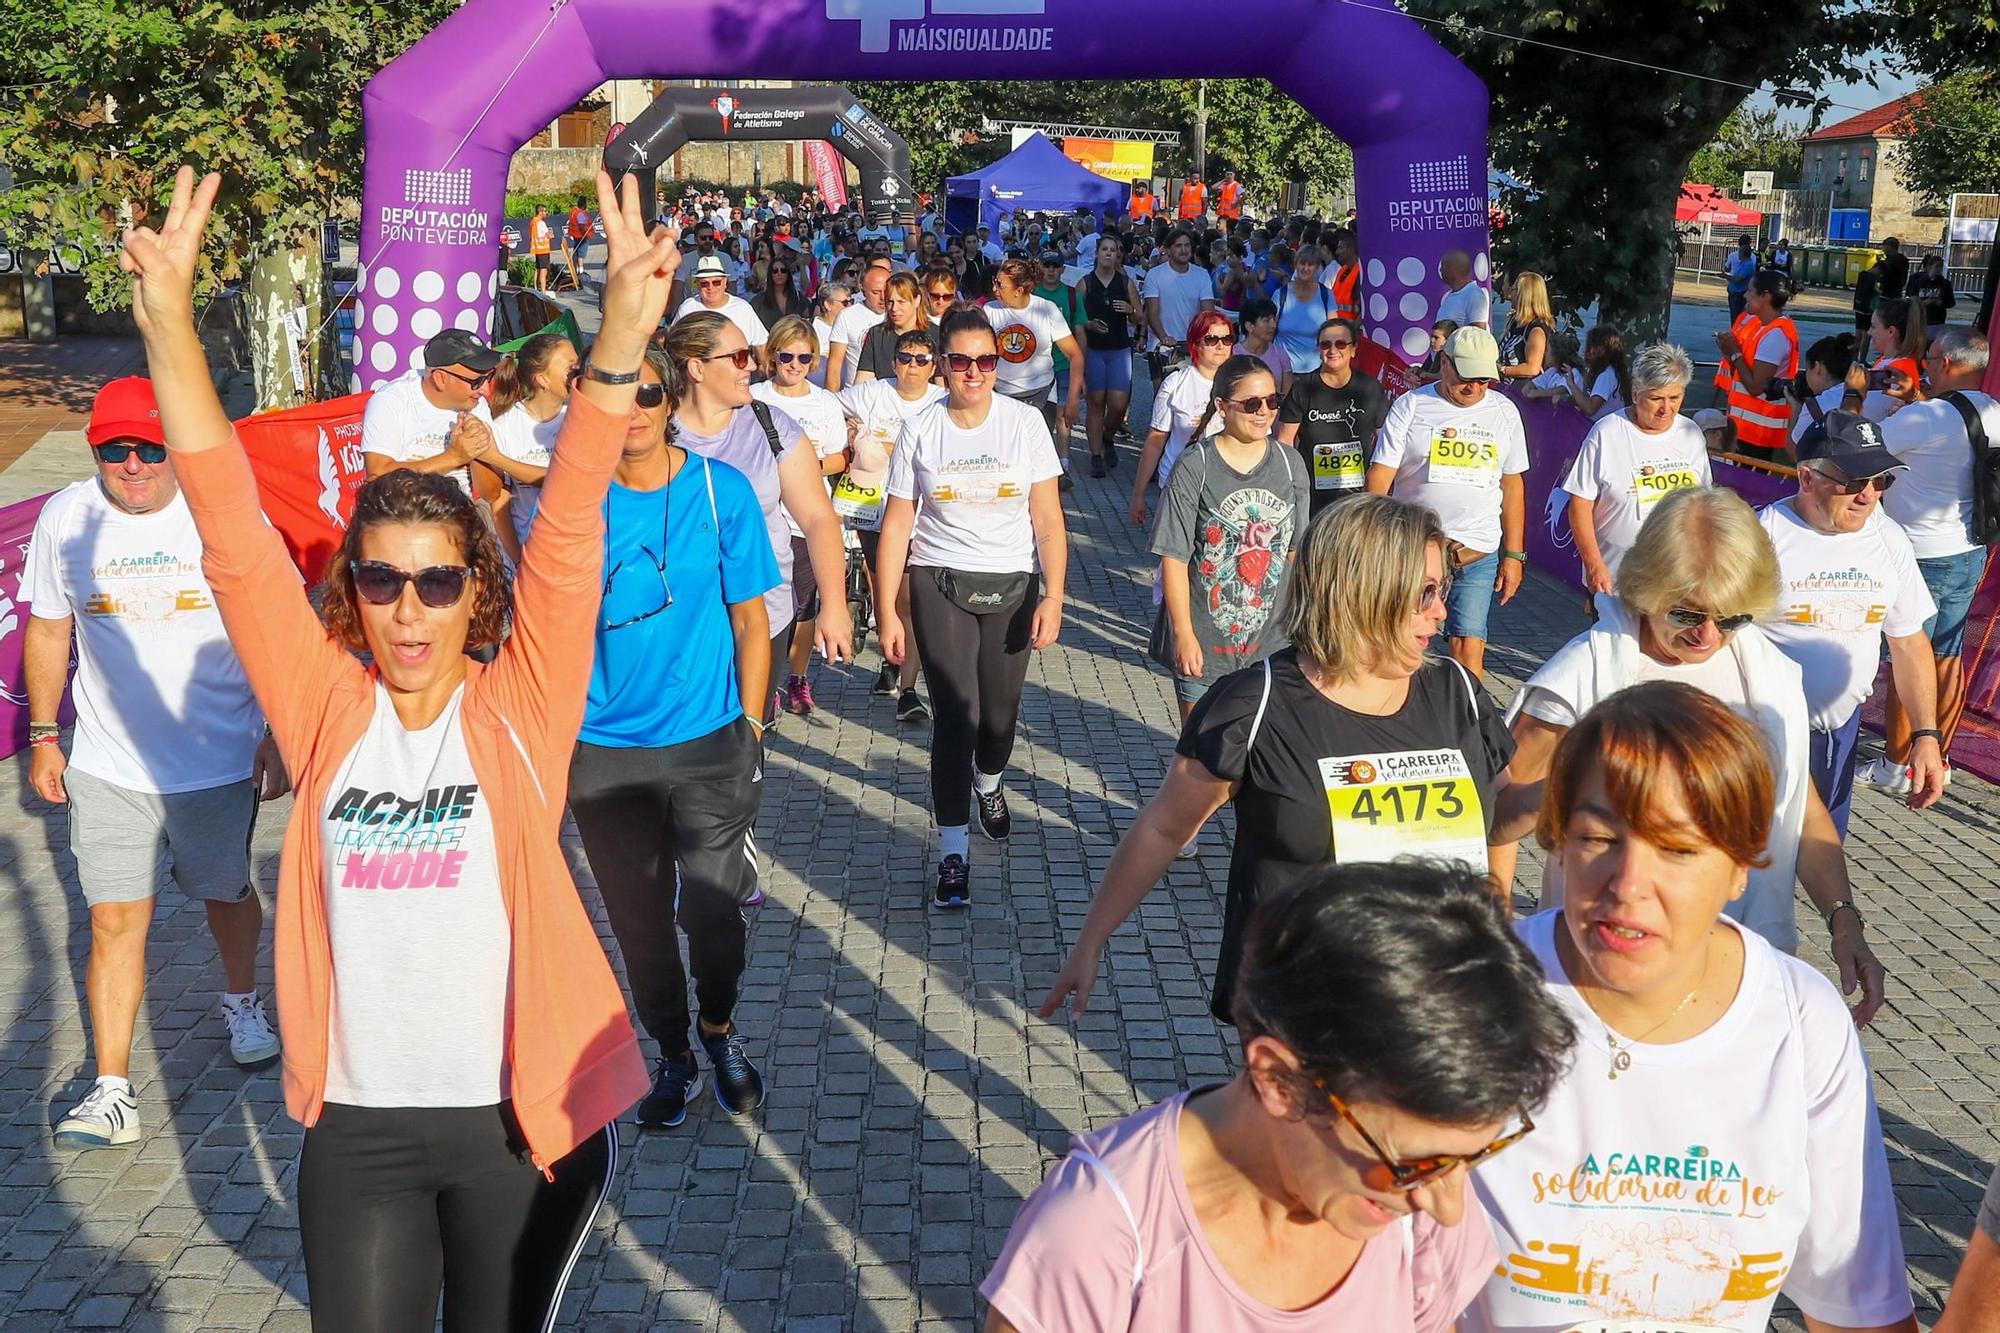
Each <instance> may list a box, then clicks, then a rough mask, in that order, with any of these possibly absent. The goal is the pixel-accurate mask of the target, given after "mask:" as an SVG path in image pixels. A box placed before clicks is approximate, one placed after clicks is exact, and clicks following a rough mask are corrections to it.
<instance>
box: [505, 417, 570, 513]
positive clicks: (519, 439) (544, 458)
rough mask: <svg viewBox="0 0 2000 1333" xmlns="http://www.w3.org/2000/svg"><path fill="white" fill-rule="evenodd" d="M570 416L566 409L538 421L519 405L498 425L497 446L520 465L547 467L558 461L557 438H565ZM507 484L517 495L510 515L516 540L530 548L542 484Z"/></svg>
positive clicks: (509, 481)
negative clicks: (564, 430) (512, 519)
mask: <svg viewBox="0 0 2000 1333" xmlns="http://www.w3.org/2000/svg"><path fill="white" fill-rule="evenodd" d="M568 413H569V408H568V407H563V408H561V409H559V410H558V411H557V412H556V414H555V415H554V416H552V417H550V418H549V419H548V420H547V421H537V420H535V419H534V418H533V417H532V416H529V415H528V409H527V406H526V404H523V403H516V404H514V406H512V407H510V408H508V409H507V410H506V411H505V412H502V413H501V414H500V416H499V417H498V419H496V420H495V421H494V423H493V443H494V446H495V447H496V448H498V449H499V450H500V452H501V453H503V454H505V455H507V457H509V458H511V459H513V460H514V461H515V462H516V463H526V464H528V465H529V466H530V467H547V466H548V465H549V464H550V463H551V462H552V461H553V460H554V459H555V452H556V437H557V436H558V435H560V434H562V424H563V418H564V416H566V415H568ZM506 481H507V489H508V490H509V491H511V492H513V496H512V498H511V499H510V500H509V501H508V504H507V512H508V513H509V514H511V515H513V517H514V536H515V537H516V538H518V539H519V540H520V542H521V544H522V545H523V546H526V545H527V542H528V528H529V526H530V525H532V524H533V523H534V521H535V509H536V508H537V507H538V506H539V505H540V504H541V503H542V487H541V483H540V482H535V483H533V484H530V483H528V482H524V481H515V480H514V479H513V478H512V477H508V478H507V479H506Z"/></svg>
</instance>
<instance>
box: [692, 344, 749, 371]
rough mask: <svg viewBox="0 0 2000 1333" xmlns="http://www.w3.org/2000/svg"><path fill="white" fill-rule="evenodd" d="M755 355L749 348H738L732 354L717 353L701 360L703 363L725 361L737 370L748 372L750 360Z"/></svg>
mask: <svg viewBox="0 0 2000 1333" xmlns="http://www.w3.org/2000/svg"><path fill="white" fill-rule="evenodd" d="M755 355H756V353H755V352H752V351H751V350H750V349H749V348H747V347H739V348H737V349H736V350H735V351H733V352H717V353H716V354H715V355H714V356H705V357H702V358H701V359H702V360H704V361H727V362H729V363H730V364H731V365H733V366H735V367H736V368H737V369H738V370H748V369H749V368H750V358H751V357H753V356H755Z"/></svg>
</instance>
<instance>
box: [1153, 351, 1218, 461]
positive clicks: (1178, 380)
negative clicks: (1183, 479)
mask: <svg viewBox="0 0 2000 1333" xmlns="http://www.w3.org/2000/svg"><path fill="white" fill-rule="evenodd" d="M1214 397H1215V381H1214V379H1212V378H1209V377H1207V376H1204V375H1202V374H1201V373H1199V372H1198V371H1196V370H1195V368H1194V367H1193V366H1182V367H1181V368H1180V369H1179V370H1176V371H1175V372H1174V373H1173V374H1171V375H1169V376H1167V379H1166V382H1165V383H1164V384H1162V385H1161V386H1160V391H1159V392H1158V393H1156V394H1154V395H1153V423H1152V428H1153V429H1154V430H1163V431H1165V432H1166V433H1167V444H1166V448H1164V449H1162V450H1160V467H1159V475H1158V477H1157V480H1158V481H1159V483H1160V489H1161V490H1162V491H1164V490H1166V489H1167V478H1168V477H1169V476H1170V475H1172V473H1173V470H1174V464H1176V463H1178V462H1180V461H1181V451H1182V450H1184V449H1186V448H1187V445H1188V441H1189V440H1190V439H1192V438H1193V437H1194V423H1195V422H1197V421H1199V420H1201V414H1202V413H1203V412H1206V411H1207V410H1208V404H1209V401H1210V400H1211V399H1213V398H1214ZM1221 431H1222V413H1220V412H1217V413H1215V414H1214V415H1213V416H1211V417H1209V419H1208V427H1207V429H1206V430H1204V431H1203V432H1202V434H1203V435H1204V436H1208V435H1218V434H1220V433H1221Z"/></svg>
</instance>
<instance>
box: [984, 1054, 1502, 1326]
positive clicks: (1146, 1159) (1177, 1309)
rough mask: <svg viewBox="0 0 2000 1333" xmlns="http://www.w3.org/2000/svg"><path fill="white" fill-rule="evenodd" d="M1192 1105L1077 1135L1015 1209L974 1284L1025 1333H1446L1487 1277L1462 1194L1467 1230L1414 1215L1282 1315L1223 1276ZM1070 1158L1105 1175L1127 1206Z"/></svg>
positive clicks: (1480, 1216) (1175, 1102)
mask: <svg viewBox="0 0 2000 1333" xmlns="http://www.w3.org/2000/svg"><path fill="white" fill-rule="evenodd" d="M1197 1091H1199V1089H1198V1090H1197ZM1191 1095H1192V1094H1191V1093H1187V1092H1183V1093H1180V1094H1178V1095H1177V1096H1174V1097H1171V1098H1169V1099H1168V1100H1166V1101H1164V1102H1161V1103H1160V1104H1159V1105H1157V1106H1151V1107H1148V1108H1147V1109H1145V1110H1143V1111H1141V1112H1139V1113H1138V1114H1137V1115H1134V1116H1128V1117H1127V1118H1125V1119H1124V1120H1121V1121H1119V1122H1118V1123H1117V1124H1115V1125H1111V1126H1108V1127H1106V1128H1104V1129H1101V1130H1098V1131H1097V1132H1096V1133H1094V1134H1083V1135H1079V1136H1078V1137H1077V1138H1076V1140H1075V1141H1074V1143H1073V1144H1072V1145H1071V1148H1070V1153H1069V1155H1068V1156H1067V1157H1065V1158H1063V1160H1062V1161H1061V1162H1059V1163H1057V1165H1056V1168H1055V1170H1053V1171H1051V1172H1050V1173H1049V1176H1048V1178H1047V1179H1046V1180H1044V1181H1043V1182H1042V1183H1041V1186H1040V1187H1039V1188H1037V1189H1036V1190H1035V1192H1034V1193H1033V1194H1032V1195H1030V1196H1029V1198H1028V1201H1027V1202H1026V1203H1024V1204H1022V1205H1021V1211H1020V1213H1019V1214H1018V1215H1017V1216H1016V1217H1015V1219H1014V1226H1013V1229H1012V1230H1010V1231H1009V1232H1008V1233H1007V1246H1006V1248H1005V1249H1003V1250H1002V1251H1001V1252H1000V1259H999V1262H998V1263H996V1264H994V1265H993V1271H992V1272H991V1273H989V1274H988V1275H987V1277H986V1281H985V1282H984V1283H983V1284H981V1286H980V1288H979V1294H980V1295H982V1296H984V1297H985V1298H986V1299H987V1301H988V1302H990V1303H991V1304H992V1305H993V1307H994V1308H995V1309H997V1310H998V1311H999V1312H1000V1314H1001V1315H1002V1317H1004V1318H1005V1319H1006V1320H1007V1322H1008V1323H1010V1324H1012V1325H1013V1326H1014V1327H1015V1328H1017V1329H1020V1330H1021V1333H1112V1331H1113V1330H1125V1329H1130V1330H1134V1331H1135V1333H1138V1331H1139V1330H1175V1331H1176V1333H1179V1331H1180V1330H1193V1329H1198V1330H1200V1333H1267V1331H1268V1330H1276V1329H1288V1330H1289V1329H1341V1330H1353V1329H1367V1330H1368V1331H1369V1333H1445V1330H1448V1329H1450V1328H1451V1326H1452V1324H1453V1322H1454V1321H1455V1320H1456V1319H1457V1318H1458V1316H1459V1314H1460V1313H1461V1312H1462V1311H1463V1310H1464V1309H1465V1307H1466V1306H1467V1305H1468V1304H1469V1303H1470V1302H1471V1301H1472V1299H1473V1297H1474V1296H1476V1295H1477V1294H1478V1292H1479V1288H1480V1284H1481V1283H1483V1282H1484V1281H1485V1280H1486V1278H1487V1276H1488V1275H1489V1274H1491V1273H1492V1271H1493V1265H1494V1263H1495V1261H1496V1257H1497V1256H1496V1255H1495V1252H1494V1249H1493V1240H1492V1237H1491V1236H1490V1235H1488V1234H1487V1230H1486V1215H1485V1214H1484V1213H1482V1212H1481V1211H1480V1210H1479V1204H1478V1201H1477V1200H1476V1199H1475V1198H1474V1197H1473V1194H1472V1191H1471V1190H1470V1189H1468V1190H1467V1191H1466V1192H1465V1209H1466V1215H1465V1220H1464V1222H1463V1223H1461V1224H1460V1225H1459V1226H1456V1227H1446V1226H1441V1225H1439V1224H1438V1223H1437V1222H1436V1221H1434V1220H1432V1219H1431V1218H1430V1217H1428V1216H1426V1215H1425V1214H1422V1213H1418V1214H1416V1215H1415V1217H1414V1218H1413V1225H1409V1226H1405V1225H1401V1224H1399V1225H1397V1226H1392V1227H1390V1228H1389V1229H1388V1230H1386V1231H1384V1232H1382V1233H1381V1234H1380V1235H1378V1236H1376V1237H1375V1238H1374V1239H1373V1240H1371V1241H1369V1242H1368V1244H1367V1245H1366V1246H1365V1247H1364V1248H1363V1249H1362V1251H1361V1257H1360V1259H1358V1260H1357V1261H1356V1262H1355V1265H1354V1268H1353V1270H1352V1271H1351V1272H1349V1273H1348V1275H1347V1280H1346V1281H1344V1282H1342V1283H1341V1284H1340V1286H1339V1288H1338V1289H1336V1290H1335V1291H1334V1292H1333V1293H1332V1294H1331V1295H1329V1296H1327V1297H1326V1299H1324V1300H1322V1301H1320V1302H1319V1303H1318V1304H1317V1305H1314V1306H1311V1307H1309V1308H1307V1309H1304V1310H1280V1309H1277V1308H1276V1307H1274V1306H1270V1305H1266V1304H1264V1303H1263V1302H1262V1301H1259V1300H1257V1299H1255V1298H1254V1297H1252V1296H1250V1295H1249V1294H1248V1293H1246V1292H1245V1291H1244V1290H1243V1289H1242V1288H1241V1287H1239V1286H1238V1285H1237V1284H1236V1282H1235V1280H1234V1279H1233V1278H1231V1277H1230V1276H1229V1274H1228V1273H1227V1272H1226V1271H1225V1270H1224V1269H1223V1267H1222V1263H1221V1261H1220V1260H1219V1259H1217V1258H1216V1256H1215V1251H1214V1250H1213V1249H1211V1248H1210V1247H1209V1244H1208V1240H1207V1238H1206V1237H1204V1236H1203V1235H1202V1232H1201V1224H1200V1222H1199V1221H1197V1219H1196V1217H1195V1212H1194V1205H1193V1204H1192V1203H1191V1202H1190V1201H1189V1199H1188V1193H1187V1180H1186V1178H1185V1177H1184V1176H1183V1175H1182V1173H1181V1153H1180V1111H1181V1107H1182V1105H1184V1104H1185V1103H1186V1101H1187V1099H1188V1097H1189V1096H1191ZM1079 1150H1081V1151H1082V1152H1087V1153H1091V1154H1094V1155H1095V1156H1096V1157H1097V1159H1098V1161H1100V1162H1102V1163H1103V1164H1104V1166H1105V1167H1106V1168H1108V1169H1109V1171H1110V1173H1111V1175H1112V1176H1113V1177H1115V1178H1116V1180H1117V1184H1118V1187H1119V1189H1122V1190H1123V1191H1124V1195H1125V1200H1124V1203H1121V1202H1120V1201H1119V1199H1118V1197H1117V1193H1116V1191H1114V1190H1113V1189H1112V1188H1111V1187H1110V1186H1109V1185H1108V1184H1107V1183H1106V1181H1105V1178H1104V1176H1103V1174H1102V1173H1101V1172H1100V1171H1099V1169H1098V1168H1097V1167H1095V1166H1093V1165H1091V1164H1089V1163H1087V1162H1085V1161H1084V1160H1082V1159H1081V1158H1080V1157H1079V1155H1078V1153H1079ZM1126 1204H1129V1205H1130V1208H1131V1214H1130V1216H1129V1217H1128V1215H1127V1212H1126V1206H1125V1205H1126ZM1135 1270H1137V1272H1138V1273H1139V1274H1140V1275H1141V1276H1140V1278H1139V1281H1138V1289H1137V1291H1136V1292H1135V1291H1134V1289H1133V1283H1134V1273H1135Z"/></svg>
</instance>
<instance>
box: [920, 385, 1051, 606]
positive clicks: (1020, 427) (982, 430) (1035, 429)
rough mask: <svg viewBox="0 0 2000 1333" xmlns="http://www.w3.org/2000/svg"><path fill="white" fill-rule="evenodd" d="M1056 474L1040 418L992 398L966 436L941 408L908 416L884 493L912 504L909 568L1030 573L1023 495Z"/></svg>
mask: <svg viewBox="0 0 2000 1333" xmlns="http://www.w3.org/2000/svg"><path fill="white" fill-rule="evenodd" d="M1061 475H1062V460H1060V459H1059V458H1057V457H1056V446H1055V441H1054V440H1052V439H1050V438H1049V428H1048V426H1047V425H1046V424H1045V423H1044V422H1043V421H1042V414H1041V413H1040V412H1037V411H1036V410H1035V409H1034V408H1032V407H1029V406H1027V405H1026V404H1025V403H1017V402H1015V401H1014V400H1013V399H1012V398H1007V397H1004V396H1002V395H1000V394H997V393H996V394H994V395H993V398H992V402H991V405H990V406H989V407H988V409H987V412H986V420H985V421H983V422H981V423H980V425H979V426H978V427H977V428H975V429H973V430H961V429H960V428H959V427H957V426H955V425H953V424H952V421H951V416H950V414H949V412H948V410H947V408H946V406H945V404H944V403H943V402H938V403H934V404H932V405H931V406H930V407H927V408H925V409H924V410H923V411H922V412H919V413H917V414H916V415H915V416H913V417H911V418H910V420H909V423H908V424H907V425H905V426H904V427H903V433H902V435H901V436H900V437H898V439H897V441H896V451H895V453H894V455H893V456H892V457H891V458H890V460H889V494H891V495H893V496H895V497H896V498H898V499H901V500H913V501H915V502H916V506H917V521H916V527H915V529H914V530H913V531H912V532H911V535H910V561H909V562H910V563H911V564H912V565H928V566H932V567H934V568H938V569H959V570H964V571H966V572H967V573H979V574H1014V573H1026V572H1028V571H1030V570H1033V569H1034V568H1035V566H1036V560H1035V529H1034V525H1033V523H1032V522H1030V520H1029V517H1028V492H1029V491H1030V490H1031V489H1032V488H1033V487H1034V485H1035V483H1036V482H1038V481H1048V480H1051V479H1052V478H1055V477H1059V476H1061Z"/></svg>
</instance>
